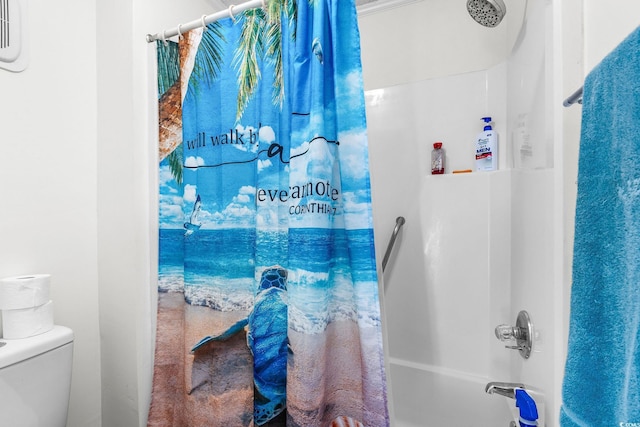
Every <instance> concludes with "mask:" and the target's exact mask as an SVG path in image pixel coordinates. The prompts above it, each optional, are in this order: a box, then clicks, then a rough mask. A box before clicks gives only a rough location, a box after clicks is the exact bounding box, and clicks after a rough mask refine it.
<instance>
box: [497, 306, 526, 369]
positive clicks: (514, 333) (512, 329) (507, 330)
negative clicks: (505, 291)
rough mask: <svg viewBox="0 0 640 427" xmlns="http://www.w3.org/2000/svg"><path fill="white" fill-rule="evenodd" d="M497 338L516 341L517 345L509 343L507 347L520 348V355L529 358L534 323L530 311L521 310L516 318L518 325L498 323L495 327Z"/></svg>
mask: <svg viewBox="0 0 640 427" xmlns="http://www.w3.org/2000/svg"><path fill="white" fill-rule="evenodd" d="M495 334H496V338H498V339H499V340H500V341H503V342H504V341H515V342H516V345H507V346H505V348H508V349H511V350H518V351H519V352H520V355H521V356H522V357H523V358H525V359H528V358H529V356H530V355H531V347H532V346H533V325H532V324H531V318H530V317H529V313H527V312H526V311H524V310H523V311H521V312H520V313H518V318H517V319H516V326H509V325H498V326H496V329H495Z"/></svg>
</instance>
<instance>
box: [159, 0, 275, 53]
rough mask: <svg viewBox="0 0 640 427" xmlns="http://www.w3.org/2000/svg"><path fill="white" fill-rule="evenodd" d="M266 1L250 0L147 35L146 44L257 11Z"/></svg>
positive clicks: (264, 5)
mask: <svg viewBox="0 0 640 427" xmlns="http://www.w3.org/2000/svg"><path fill="white" fill-rule="evenodd" d="M266 2H267V0H251V1H248V2H245V3H241V4H238V5H235V4H232V5H231V6H229V8H228V9H226V10H222V11H220V12H216V13H213V14H211V15H202V17H201V18H200V19H194V20H193V21H190V22H187V23H186V24H180V25H178V26H177V27H175V28H171V29H169V30H164V31H162V32H159V33H156V34H147V43H152V42H154V41H156V40H162V41H166V40H167V39H168V38H169V37H173V36H180V35H182V33H184V32H186V31H189V30H193V29H196V28H199V27H206V26H207V25H209V24H211V23H212V22H215V21H218V20H220V19H223V18H228V17H231V18H232V19H233V18H234V17H235V15H236V14H238V13H240V12H244V11H245V10H249V9H257V8H259V7H262V8H264V7H266Z"/></svg>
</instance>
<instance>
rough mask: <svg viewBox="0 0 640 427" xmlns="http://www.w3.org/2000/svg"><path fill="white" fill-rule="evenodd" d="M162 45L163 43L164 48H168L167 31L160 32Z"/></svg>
mask: <svg viewBox="0 0 640 427" xmlns="http://www.w3.org/2000/svg"><path fill="white" fill-rule="evenodd" d="M162 43H164V45H165V46H169V42H168V41H167V30H163V31H162Z"/></svg>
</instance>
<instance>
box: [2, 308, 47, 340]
mask: <svg viewBox="0 0 640 427" xmlns="http://www.w3.org/2000/svg"><path fill="white" fill-rule="evenodd" d="M51 329H53V301H49V302H47V303H45V304H43V305H40V306H38V307H30V308H20V309H17V310H2V337H3V338H4V339H5V340H15V339H21V338H28V337H32V336H34V335H39V334H43V333H45V332H49V331H50V330H51Z"/></svg>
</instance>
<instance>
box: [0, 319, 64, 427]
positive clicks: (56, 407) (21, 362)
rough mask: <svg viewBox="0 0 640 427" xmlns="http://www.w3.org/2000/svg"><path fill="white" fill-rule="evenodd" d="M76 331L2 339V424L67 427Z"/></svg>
mask: <svg viewBox="0 0 640 427" xmlns="http://www.w3.org/2000/svg"><path fill="white" fill-rule="evenodd" d="M72 360H73V331H72V330H71V329H69V328H66V327H64V326H54V328H53V329H52V330H51V331H49V332H45V333H44V334H40V335H36V336H33V337H29V338H23V339H16V340H0V424H1V425H5V424H4V423H6V425H7V426H11V427H65V426H66V424H67V410H68V408H69V392H70V389H71V365H72Z"/></svg>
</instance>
